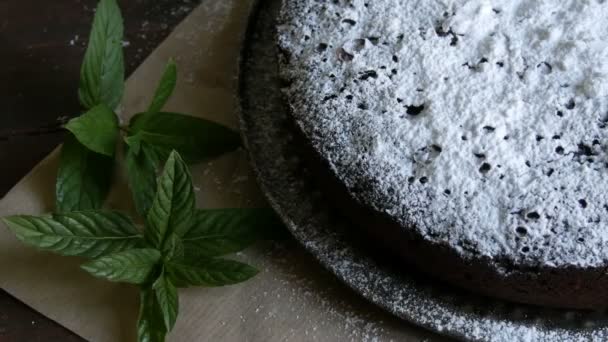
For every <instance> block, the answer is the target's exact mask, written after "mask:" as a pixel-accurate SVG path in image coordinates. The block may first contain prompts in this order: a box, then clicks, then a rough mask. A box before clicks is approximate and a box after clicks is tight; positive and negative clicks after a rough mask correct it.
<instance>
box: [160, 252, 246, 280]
mask: <svg viewBox="0 0 608 342" xmlns="http://www.w3.org/2000/svg"><path fill="white" fill-rule="evenodd" d="M166 267H167V272H168V273H169V274H170V277H171V280H172V281H173V283H174V284H175V285H176V286H179V287H190V286H224V285H232V284H237V283H241V282H244V281H246V280H248V279H250V278H252V277H254V276H255V275H256V274H258V271H257V270H256V269H255V268H253V267H251V266H249V265H246V264H243V263H240V262H238V261H233V260H226V259H205V258H203V259H199V260H180V261H169V262H168V263H167V264H166Z"/></svg>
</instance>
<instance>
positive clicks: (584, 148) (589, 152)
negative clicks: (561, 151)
mask: <svg viewBox="0 0 608 342" xmlns="http://www.w3.org/2000/svg"><path fill="white" fill-rule="evenodd" d="M577 147H578V151H577V152H576V155H578V156H581V155H582V156H586V157H591V156H596V155H597V154H596V153H594V152H593V148H592V147H591V146H589V145H586V144H584V143H579V144H578V145H577Z"/></svg>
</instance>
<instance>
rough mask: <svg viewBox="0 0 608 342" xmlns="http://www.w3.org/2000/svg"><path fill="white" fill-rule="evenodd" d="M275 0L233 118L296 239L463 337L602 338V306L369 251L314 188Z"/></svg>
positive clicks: (364, 289) (252, 46)
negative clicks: (289, 90)
mask: <svg viewBox="0 0 608 342" xmlns="http://www.w3.org/2000/svg"><path fill="white" fill-rule="evenodd" d="M280 3H281V1H280V0H260V1H258V3H257V5H256V6H255V9H254V11H253V13H252V16H251V21H250V25H249V29H248V33H247V37H246V40H245V44H244V45H243V53H242V60H241V70H240V89H239V93H240V103H241V110H240V113H239V114H240V121H241V128H242V132H243V137H244V140H245V144H246V146H247V149H248V151H249V155H250V160H251V164H252V166H253V168H254V170H255V173H256V175H257V178H258V183H259V184H260V186H261V188H262V191H263V192H264V193H265V194H266V196H267V198H268V200H269V202H270V203H271V205H272V206H273V208H274V209H275V210H276V211H277V212H278V213H279V215H281V217H282V218H283V220H284V221H285V223H286V225H287V227H288V228H289V230H290V231H291V232H292V234H293V235H294V236H295V238H296V239H297V240H299V241H300V242H301V243H302V245H303V246H304V247H305V248H306V249H307V250H308V251H309V252H310V253H311V254H313V255H314V256H315V257H316V259H317V260H318V261H319V262H320V263H321V264H323V265H324V266H325V267H326V268H327V269H329V270H330V271H331V272H333V273H334V274H335V275H336V276H337V277H338V278H339V279H341V280H342V281H343V282H344V283H345V284H346V285H348V286H349V287H351V288H352V289H354V290H355V291H356V292H358V293H359V294H360V295H361V296H363V297H365V298H366V299H368V300H369V301H371V302H373V303H375V304H376V305H379V306H380V307H382V308H384V309H385V310H387V311H389V312H391V313H393V314H394V315H396V316H398V317H400V318H402V319H404V320H406V321H408V322H411V323H413V324H416V325H419V326H421V327H424V328H427V329H429V330H432V331H435V332H437V333H440V334H444V335H448V336H452V337H456V338H460V339H464V340H472V341H607V340H608V315H607V314H606V313H607V312H606V311H574V310H560V309H548V308H541V307H536V306H529V305H523V304H516V303H511V302H508V301H502V300H497V299H490V298H487V297H482V296H480V295H476V294H472V293H469V292H466V291H462V290H459V289H456V288H453V287H450V286H447V285H445V284H444V283H441V282H439V281H435V280H432V279H428V278H426V277H425V276H422V275H419V274H418V273H417V272H416V271H414V270H413V269H409V268H408V267H404V266H403V265H401V266H399V267H395V265H394V263H393V262H391V259H390V258H386V257H385V256H382V255H381V254H379V253H377V250H376V249H375V248H371V247H370V246H369V245H368V244H367V243H365V241H362V240H361V239H360V238H358V236H357V234H354V233H353V228H352V224H350V223H349V222H348V220H347V219H346V218H344V217H342V216H340V215H339V214H338V213H337V212H338V210H336V209H335V206H334V205H333V203H332V201H331V200H330V199H328V198H326V197H325V196H324V195H323V191H322V189H320V186H319V184H320V183H319V182H318V179H315V178H316V177H315V175H316V174H315V173H314V172H312V171H311V170H310V168H309V167H308V166H309V165H308V164H307V158H306V157H305V156H303V155H302V152H301V149H298V148H297V146H298V144H299V143H298V141H299V139H298V135H297V134H298V133H296V131H295V130H294V127H293V124H292V122H291V120H290V117H289V115H288V108H287V107H286V105H285V103H284V101H283V99H282V94H281V91H280V89H281V84H282V83H281V80H280V79H279V76H278V66H277V57H276V44H275V38H274V35H275V24H276V21H275V20H276V15H277V12H278V9H279V7H280Z"/></svg>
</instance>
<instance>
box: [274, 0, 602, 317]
mask: <svg viewBox="0 0 608 342" xmlns="http://www.w3.org/2000/svg"><path fill="white" fill-rule="evenodd" d="M606 18H608V3H606V2H604V1H574V0H573V1H563V0H532V1H531V0H511V1H490V0H468V1H465V0H453V1H445V0H420V1H406V0H374V1H364V0H332V1H330V0H326V1H323V0H284V2H283V9H282V12H281V16H280V18H279V22H280V24H279V27H278V35H277V41H278V54H279V57H280V61H281V62H280V73H281V77H282V78H283V81H284V82H285V84H284V85H285V87H284V94H285V98H286V100H287V101H288V104H289V107H290V109H291V114H292V116H293V119H294V120H293V121H294V123H295V125H296V127H297V128H298V130H299V131H300V133H301V136H302V137H303V139H302V140H303V143H302V146H303V148H304V149H305V150H306V151H307V153H308V154H309V155H310V156H311V158H310V162H311V165H312V166H313V168H314V169H316V170H317V171H318V172H319V174H320V177H318V178H319V180H320V181H322V182H323V184H324V188H325V189H326V195H327V196H330V197H332V198H333V199H334V202H335V203H336V205H337V207H338V208H339V209H341V210H342V211H343V212H344V214H345V215H347V216H348V217H350V218H351V219H352V221H353V222H355V223H356V224H357V225H358V226H359V227H360V228H362V229H363V230H364V231H365V232H366V234H368V235H369V236H371V237H372V238H373V239H374V241H376V243H377V244H379V245H381V246H383V248H385V249H387V250H390V251H391V252H392V253H394V254H396V255H398V256H400V257H401V260H403V261H404V262H406V263H408V264H411V265H414V266H415V267H417V268H419V269H420V270H421V271H423V272H425V273H427V274H430V275H432V276H433V277H436V278H438V279H441V280H443V281H445V282H448V283H451V284H454V285H457V286H460V287H462V288H465V289H468V290H471V291H475V292H478V293H481V294H485V295H489V296H496V297H500V298H505V299H508V300H513V301H519V302H524V303H531V304H539V305H546V306H556V307H569V308H600V307H606V306H608V291H606V290H605V289H608V277H606V271H607V269H608V226H607V225H606V224H607V223H608V177H606V176H607V173H608V159H607V156H606V147H607V144H606V136H607V135H608V128H607V127H606V126H607V125H608V44H606V41H605V39H606V37H607V33H608V20H606Z"/></svg>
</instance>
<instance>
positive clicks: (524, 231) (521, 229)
mask: <svg viewBox="0 0 608 342" xmlns="http://www.w3.org/2000/svg"><path fill="white" fill-rule="evenodd" d="M515 231H516V232H517V234H519V235H521V236H525V235H527V234H528V230H527V229H526V227H521V226H520V227H517V228H515Z"/></svg>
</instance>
